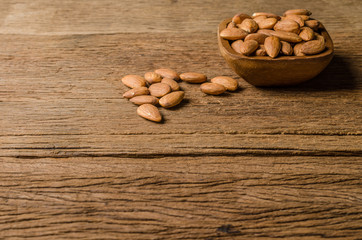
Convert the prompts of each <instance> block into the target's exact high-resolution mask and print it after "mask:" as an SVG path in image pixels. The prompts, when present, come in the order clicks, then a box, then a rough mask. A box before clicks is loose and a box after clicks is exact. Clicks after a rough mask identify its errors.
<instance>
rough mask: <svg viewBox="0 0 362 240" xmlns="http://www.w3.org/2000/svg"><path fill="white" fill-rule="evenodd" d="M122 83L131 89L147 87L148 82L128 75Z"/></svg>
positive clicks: (136, 76)
mask: <svg viewBox="0 0 362 240" xmlns="http://www.w3.org/2000/svg"><path fill="white" fill-rule="evenodd" d="M121 81H122V83H123V84H124V85H125V86H127V87H129V88H136V87H145V86H146V80H145V79H144V78H143V77H141V76H138V75H126V76H124V77H123V78H122V80H121Z"/></svg>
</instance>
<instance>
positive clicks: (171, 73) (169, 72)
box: [155, 68, 180, 81]
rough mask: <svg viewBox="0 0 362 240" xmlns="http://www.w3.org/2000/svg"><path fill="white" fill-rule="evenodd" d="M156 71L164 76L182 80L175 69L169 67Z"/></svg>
mask: <svg viewBox="0 0 362 240" xmlns="http://www.w3.org/2000/svg"><path fill="white" fill-rule="evenodd" d="M155 73H158V74H160V75H161V76H162V77H163V78H171V79H173V80H175V81H177V80H180V75H179V74H178V73H177V72H176V71H175V70H172V69H169V68H159V69H156V70H155Z"/></svg>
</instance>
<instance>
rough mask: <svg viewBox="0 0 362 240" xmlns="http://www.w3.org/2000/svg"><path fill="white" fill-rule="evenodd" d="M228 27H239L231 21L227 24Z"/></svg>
mask: <svg viewBox="0 0 362 240" xmlns="http://www.w3.org/2000/svg"><path fill="white" fill-rule="evenodd" d="M227 28H237V26H236V23H234V22H230V23H229V24H228V26H227Z"/></svg>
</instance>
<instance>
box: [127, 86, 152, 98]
mask: <svg viewBox="0 0 362 240" xmlns="http://www.w3.org/2000/svg"><path fill="white" fill-rule="evenodd" d="M148 94H150V91H148V88H146V87H137V88H132V89H130V90H128V91H127V92H125V93H124V94H123V97H124V98H133V97H135V96H140V95H148Z"/></svg>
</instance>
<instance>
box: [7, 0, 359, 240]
mask: <svg viewBox="0 0 362 240" xmlns="http://www.w3.org/2000/svg"><path fill="white" fill-rule="evenodd" d="M272 2H273V3H272V4H271V1H267V0H260V1H223V0H217V1H206V0H205V1H191V0H187V1H177V0H170V1H166V0H157V1H133V0H122V1H111V0H92V1H70V0H65V1H45V0H33V1H20V0H12V1H10V0H2V1H1V3H0V110H1V115H0V126H1V127H0V239H23V238H29V239H205V240H206V239H208V240H215V239H271V238H274V239H280V238H287V239H324V238H328V239H330V238H333V239H358V238H360V237H361V236H362V230H361V227H362V188H361V184H362V180H361V178H362V172H361V170H362V157H361V156H362V138H361V135H362V124H361V119H362V104H361V100H362V98H361V96H362V94H361V93H362V91H361V88H362V78H361V76H362V71H361V69H362V61H361V52H362V47H361V44H360V36H359V35H360V34H359V33H360V32H361V30H362V29H361V27H362V25H361V20H362V19H361V15H360V13H361V4H360V1H358V0H346V1H311V0H309V1H297V0H292V1H281V0H279V1H272ZM289 8H308V9H309V10H311V11H312V12H313V13H314V17H315V18H317V19H319V20H321V21H322V22H323V23H324V25H325V26H326V28H327V30H328V31H329V33H330V35H331V37H332V39H333V40H334V44H335V48H336V51H335V54H336V55H335V57H334V59H333V60H332V63H331V64H330V65H329V66H328V68H327V69H326V70H325V71H324V72H323V73H322V74H321V75H319V76H318V77H317V78H315V79H314V80H312V81H310V82H307V83H304V84H302V85H300V86H298V87H292V88H272V89H268V88H255V87H253V86H251V85H248V84H247V83H245V82H244V81H242V80H241V79H240V78H238V80H239V81H240V85H241V87H242V88H241V90H240V91H238V92H237V93H233V94H227V95H225V96H221V97H213V96H206V95H204V94H202V93H201V92H200V91H199V89H198V86H197V85H188V84H184V83H181V86H182V88H183V89H184V90H185V91H186V99H185V101H184V102H183V104H182V105H181V106H180V107H177V108H176V109H174V110H172V109H171V110H165V109H162V110H161V111H162V113H163V115H164V117H165V122H164V123H163V124H155V123H151V122H148V121H146V120H143V119H141V118H139V117H138V116H137V115H136V106H134V105H132V104H130V103H128V102H127V101H126V100H125V99H122V97H121V96H122V93H123V92H124V91H125V90H126V88H125V87H123V86H122V85H121V84H120V78H121V77H122V76H123V75H125V74H143V73H145V72H146V71H151V70H153V69H155V68H159V67H170V68H174V69H176V70H177V71H179V72H186V71H197V72H203V73H205V74H207V75H208V76H209V77H213V76H216V75H227V76H231V77H235V78H237V76H236V75H235V74H234V73H233V72H232V71H231V70H230V69H229V68H227V66H226V63H225V61H224V60H223V59H222V57H221V56H220V54H219V52H218V47H217V39H216V26H217V25H218V23H219V22H220V21H221V20H222V19H224V18H227V17H230V16H232V15H233V14H235V13H236V12H239V11H241V12H245V13H249V14H250V13H252V12H253V11H270V12H275V13H278V14H281V13H282V12H283V10H285V9H289Z"/></svg>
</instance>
